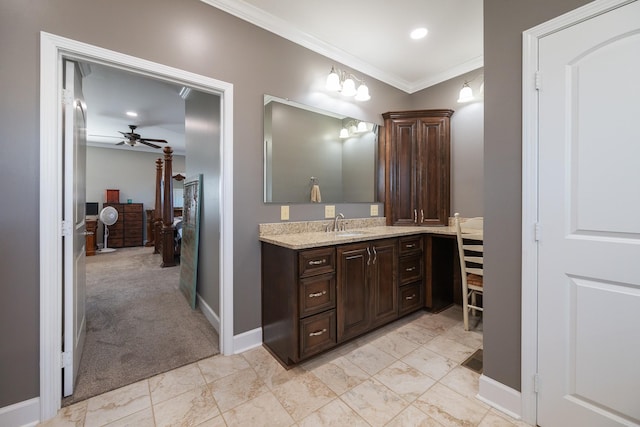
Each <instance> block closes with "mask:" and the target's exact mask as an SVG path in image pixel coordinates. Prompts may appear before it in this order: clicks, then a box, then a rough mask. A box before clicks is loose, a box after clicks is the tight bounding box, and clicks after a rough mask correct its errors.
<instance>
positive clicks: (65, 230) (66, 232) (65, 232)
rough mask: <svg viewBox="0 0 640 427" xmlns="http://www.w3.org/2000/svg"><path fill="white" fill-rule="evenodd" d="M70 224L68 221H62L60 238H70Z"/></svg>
mask: <svg viewBox="0 0 640 427" xmlns="http://www.w3.org/2000/svg"><path fill="white" fill-rule="evenodd" d="M71 232H72V230H71V223H70V222H69V221H65V220H62V223H61V224H60V233H62V237H69V236H71Z"/></svg>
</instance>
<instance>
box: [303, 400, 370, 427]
mask: <svg viewBox="0 0 640 427" xmlns="http://www.w3.org/2000/svg"><path fill="white" fill-rule="evenodd" d="M298 426H299V427H320V426H349V427H369V423H367V422H366V421H365V420H363V419H362V417H361V416H360V415H358V414H356V413H355V411H354V410H353V409H351V408H350V407H349V406H348V405H347V404H346V403H344V402H343V401H342V400H340V399H334V400H333V401H331V402H330V403H329V404H327V405H325V406H323V407H322V408H320V409H318V410H317V411H315V412H313V413H312V414H311V415H309V416H308V417H306V418H304V419H303V420H301V421H300V422H299V423H298Z"/></svg>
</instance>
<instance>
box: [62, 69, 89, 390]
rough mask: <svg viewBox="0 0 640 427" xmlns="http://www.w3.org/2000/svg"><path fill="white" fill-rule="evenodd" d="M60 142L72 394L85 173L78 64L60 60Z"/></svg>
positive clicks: (78, 337) (66, 379) (80, 320)
mask: <svg viewBox="0 0 640 427" xmlns="http://www.w3.org/2000/svg"><path fill="white" fill-rule="evenodd" d="M63 69H64V89H63V91H62V93H63V103H64V109H63V111H64V112H63V123H64V126H63V135H62V138H63V141H64V144H63V145H64V149H63V152H64V208H63V209H64V211H63V218H64V225H63V227H62V228H63V242H64V253H63V258H64V262H63V265H64V268H63V271H64V273H63V274H64V310H63V311H64V317H63V319H64V320H63V322H64V339H63V354H62V364H63V383H64V384H63V393H62V394H63V396H69V395H70V394H72V393H73V388H74V385H75V382H76V377H77V373H78V368H79V366H80V358H81V356H82V346H83V344H84V337H85V329H86V316H85V299H86V292H85V288H86V269H85V252H86V247H85V234H86V224H85V198H86V196H85V193H86V188H85V176H86V171H85V169H86V158H87V154H86V146H87V140H86V134H87V129H86V106H85V103H84V98H83V96H82V76H81V74H80V69H79V67H78V65H77V64H76V63H75V62H73V61H68V60H64V62H63Z"/></svg>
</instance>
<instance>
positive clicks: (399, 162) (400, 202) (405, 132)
mask: <svg viewBox="0 0 640 427" xmlns="http://www.w3.org/2000/svg"><path fill="white" fill-rule="evenodd" d="M388 132H390V135H389V136H388V139H389V141H393V142H392V145H391V151H390V153H389V154H390V156H391V159H390V160H391V161H390V163H389V168H390V174H391V175H390V179H389V185H390V186H391V198H392V201H391V204H390V206H393V210H392V212H391V218H392V223H393V224H394V225H415V223H416V220H417V214H418V210H419V207H418V192H419V188H418V168H417V166H418V163H417V156H418V147H417V141H418V121H417V120H416V119H398V120H394V121H392V122H391V125H390V126H389V129H388Z"/></svg>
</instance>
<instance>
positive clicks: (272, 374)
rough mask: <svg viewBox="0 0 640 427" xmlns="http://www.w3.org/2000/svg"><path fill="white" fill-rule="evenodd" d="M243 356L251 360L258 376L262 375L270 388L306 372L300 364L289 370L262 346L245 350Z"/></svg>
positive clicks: (262, 378) (261, 377) (251, 364)
mask: <svg viewBox="0 0 640 427" xmlns="http://www.w3.org/2000/svg"><path fill="white" fill-rule="evenodd" d="M242 356H243V357H244V358H245V360H246V361H247V362H249V365H250V366H251V367H252V368H253V369H254V370H255V371H256V373H257V374H258V377H260V379H261V380H262V381H263V382H264V383H265V384H266V385H267V387H269V389H273V388H274V387H277V386H279V385H280V384H284V383H286V382H287V381H289V380H291V379H293V378H295V377H297V376H298V375H302V374H304V373H305V372H306V371H305V370H304V369H302V368H301V367H299V366H296V367H294V368H291V369H289V370H287V369H285V368H283V367H282V365H281V364H280V363H279V362H278V361H277V360H276V359H275V358H274V357H273V356H272V355H271V354H270V353H269V352H268V351H267V350H265V349H264V348H262V347H257V348H254V349H252V350H249V351H247V352H244V353H242Z"/></svg>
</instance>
